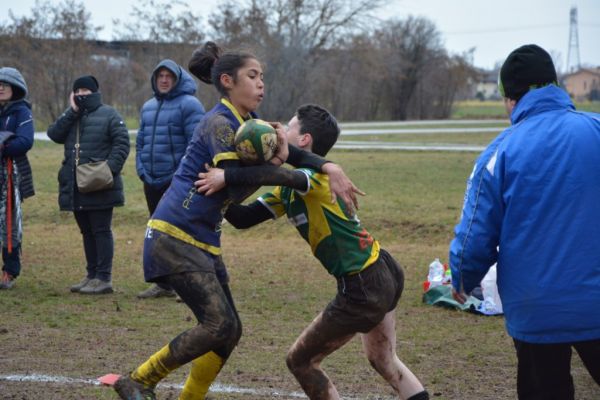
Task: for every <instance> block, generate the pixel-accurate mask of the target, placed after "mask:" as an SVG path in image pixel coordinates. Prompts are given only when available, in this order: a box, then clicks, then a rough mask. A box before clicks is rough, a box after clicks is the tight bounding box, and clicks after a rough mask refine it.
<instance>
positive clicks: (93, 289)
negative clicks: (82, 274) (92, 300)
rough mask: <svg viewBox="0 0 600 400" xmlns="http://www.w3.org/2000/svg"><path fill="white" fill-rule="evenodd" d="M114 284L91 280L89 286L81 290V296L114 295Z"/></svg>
mask: <svg viewBox="0 0 600 400" xmlns="http://www.w3.org/2000/svg"><path fill="white" fill-rule="evenodd" d="M112 292H113V288H112V284H111V283H110V281H109V282H106V281H102V280H100V279H91V280H90V281H89V282H88V284H87V285H85V286H84V287H82V288H81V289H79V293H81V294H106V293H112Z"/></svg>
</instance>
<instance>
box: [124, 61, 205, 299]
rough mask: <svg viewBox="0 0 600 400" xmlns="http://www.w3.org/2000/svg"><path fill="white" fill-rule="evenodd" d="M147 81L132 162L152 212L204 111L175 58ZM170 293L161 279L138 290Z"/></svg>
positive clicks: (191, 81) (151, 295)
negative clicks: (149, 93) (148, 91)
mask: <svg viewBox="0 0 600 400" xmlns="http://www.w3.org/2000/svg"><path fill="white" fill-rule="evenodd" d="M150 84H151V85H152V91H153V92H154V95H153V96H152V98H151V99H149V100H148V101H146V103H145V104H144V106H143V107H142V110H141V112H140V129H139V131H138V135H137V139H136V146H135V148H136V157H135V165H136V169H137V174H138V176H139V177H140V179H141V180H142V182H143V183H144V195H145V197H146V204H147V205H148V212H149V215H152V214H153V213H154V210H155V209H156V206H157V205H158V202H159V200H160V198H161V197H162V195H163V193H164V192H165V191H166V190H167V188H168V187H169V185H170V184H171V179H172V178H173V174H174V173H175V170H176V169H177V167H178V166H179V161H180V160H181V158H182V157H183V154H184V153H185V149H186V148H187V145H188V143H189V142H190V139H191V138H192V134H193V133H194V128H195V127H196V124H198V122H200V119H202V117H203V116H204V112H205V111H204V107H203V106H202V103H201V102H200V100H198V99H197V98H196V97H195V96H194V94H195V93H196V82H195V81H194V79H193V78H192V76H191V75H190V74H189V73H187V72H186V71H185V70H184V69H183V68H181V67H180V66H179V65H177V63H175V61H172V60H169V59H165V60H162V61H161V62H159V63H158V65H157V66H156V68H154V71H153V72H152V75H151V77H150ZM173 296H175V292H174V291H173V290H171V288H169V287H168V286H167V285H166V284H164V283H159V284H153V285H152V286H150V287H149V288H148V289H146V290H144V291H142V292H140V293H139V294H138V298H140V299H146V298H156V297H173Z"/></svg>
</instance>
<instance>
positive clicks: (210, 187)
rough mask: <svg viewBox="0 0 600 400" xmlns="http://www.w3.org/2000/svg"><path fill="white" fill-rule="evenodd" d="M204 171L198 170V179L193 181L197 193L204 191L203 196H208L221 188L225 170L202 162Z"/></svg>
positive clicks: (223, 182) (223, 185) (223, 184)
mask: <svg viewBox="0 0 600 400" xmlns="http://www.w3.org/2000/svg"><path fill="white" fill-rule="evenodd" d="M204 167H205V168H206V172H200V173H199V174H198V177H199V178H200V179H198V180H197V181H196V182H194V186H196V190H197V191H198V193H204V195H205V196H210V195H211V194H213V193H216V192H218V191H219V190H221V189H223V188H224V187H225V186H226V184H225V170H223V169H221V168H211V167H210V166H209V165H208V164H204Z"/></svg>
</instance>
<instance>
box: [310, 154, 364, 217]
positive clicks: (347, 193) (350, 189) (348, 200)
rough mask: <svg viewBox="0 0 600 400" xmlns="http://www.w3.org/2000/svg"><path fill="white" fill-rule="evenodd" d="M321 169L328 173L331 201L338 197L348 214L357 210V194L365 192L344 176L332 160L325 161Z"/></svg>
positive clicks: (342, 171)
mask: <svg viewBox="0 0 600 400" xmlns="http://www.w3.org/2000/svg"><path fill="white" fill-rule="evenodd" d="M321 170H322V171H323V172H324V173H326V174H327V175H329V187H330V189H331V202H332V203H335V202H336V200H337V198H338V197H340V198H341V199H342V201H343V202H344V204H345V205H346V209H347V210H348V212H349V213H350V215H354V213H356V210H358V199H357V198H356V195H357V194H360V195H361V196H364V195H365V192H363V191H362V190H360V189H359V188H357V187H356V186H354V183H352V181H351V180H350V178H348V177H347V176H346V174H345V173H344V170H343V169H342V167H340V166H339V165H337V164H334V163H332V162H328V163H325V164H324V165H323V167H321Z"/></svg>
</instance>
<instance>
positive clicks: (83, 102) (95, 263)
mask: <svg viewBox="0 0 600 400" xmlns="http://www.w3.org/2000/svg"><path fill="white" fill-rule="evenodd" d="M98 87H99V85H98V81H97V80H96V78H94V77H93V76H91V75H86V76H82V77H80V78H77V79H76V80H75V82H74V83H73V92H71V95H70V98H69V102H70V104H71V106H70V107H69V108H68V109H67V110H66V111H65V112H64V113H63V114H62V115H61V116H60V117H59V118H58V119H57V120H56V121H55V122H54V123H53V124H52V125H50V127H49V128H48V137H50V139H52V140H53V141H54V142H56V143H60V144H63V145H64V160H63V162H62V167H61V169H60V171H59V173H58V183H59V195H58V204H59V206H60V209H61V210H62V211H73V214H74V216H75V221H77V225H78V226H79V229H80V231H81V234H82V236H83V249H84V253H85V258H86V262H87V266H86V270H87V274H86V276H85V277H84V278H83V279H82V280H81V282H79V283H77V284H75V285H73V286H71V292H77V293H82V294H104V293H112V291H113V288H112V259H113V253H114V242H113V236H112V230H111V222H112V214H113V207H115V206H122V205H123V204H124V203H125V195H124V193H123V181H122V180H121V175H120V173H121V169H122V168H123V165H124V164H125V160H126V159H127V155H128V154H129V134H128V132H127V128H126V127H125V123H124V122H123V118H122V117H121V116H120V115H119V113H118V112H117V111H116V110H115V109H114V108H112V107H110V106H107V105H105V104H102V98H101V95H100V92H98Z"/></svg>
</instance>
